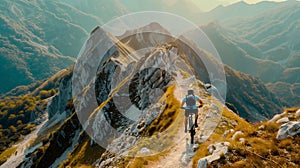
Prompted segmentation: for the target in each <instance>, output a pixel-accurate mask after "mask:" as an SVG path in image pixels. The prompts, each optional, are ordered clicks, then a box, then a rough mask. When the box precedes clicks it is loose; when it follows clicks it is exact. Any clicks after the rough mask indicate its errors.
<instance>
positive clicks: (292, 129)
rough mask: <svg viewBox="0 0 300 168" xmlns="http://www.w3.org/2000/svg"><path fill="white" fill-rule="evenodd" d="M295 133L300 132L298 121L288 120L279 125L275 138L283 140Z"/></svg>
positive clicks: (299, 122)
mask: <svg viewBox="0 0 300 168" xmlns="http://www.w3.org/2000/svg"><path fill="white" fill-rule="evenodd" d="M297 134H300V121H290V122H287V123H285V124H283V125H281V126H280V128H279V130H278V133H277V136H276V138H277V139H278V140H283V139H286V138H288V137H289V136H295V135H297Z"/></svg>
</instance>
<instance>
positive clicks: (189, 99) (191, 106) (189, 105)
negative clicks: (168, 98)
mask: <svg viewBox="0 0 300 168" xmlns="http://www.w3.org/2000/svg"><path fill="white" fill-rule="evenodd" d="M197 101H198V102H199V104H200V106H199V107H202V106H203V102H202V100H201V99H200V98H199V97H198V96H196V95H194V90H193V89H189V90H188V94H187V95H186V96H185V98H183V99H182V103H181V107H183V106H184V104H186V107H185V113H184V115H185V121H184V132H185V133H186V132H187V121H188V116H189V114H190V113H193V114H195V128H197V127H198V124H197V119H198V107H197V106H196V102H197Z"/></svg>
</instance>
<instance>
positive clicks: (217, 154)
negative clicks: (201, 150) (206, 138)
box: [197, 142, 230, 168]
mask: <svg viewBox="0 0 300 168" xmlns="http://www.w3.org/2000/svg"><path fill="white" fill-rule="evenodd" d="M229 145H230V143H229V142H221V143H216V144H212V145H209V146H208V147H207V149H208V151H209V153H210V154H211V155H209V156H206V157H204V158H201V159H200V160H199V161H198V166H197V167H198V168H206V167H207V165H208V164H210V163H212V162H213V161H216V160H219V159H220V158H221V155H226V154H227V152H228V146H229Z"/></svg>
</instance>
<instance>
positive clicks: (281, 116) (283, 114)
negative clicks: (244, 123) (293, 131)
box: [269, 112, 286, 122]
mask: <svg viewBox="0 0 300 168" xmlns="http://www.w3.org/2000/svg"><path fill="white" fill-rule="evenodd" d="M285 115H286V113H285V112H284V113H281V114H276V115H275V116H274V117H273V118H272V119H271V120H270V121H269V122H276V121H277V120H279V119H281V118H283V117H284V116H285Z"/></svg>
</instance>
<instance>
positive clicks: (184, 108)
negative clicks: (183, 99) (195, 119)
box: [180, 105, 203, 109]
mask: <svg viewBox="0 0 300 168" xmlns="http://www.w3.org/2000/svg"><path fill="white" fill-rule="evenodd" d="M201 107H203V105H199V106H197V108H201ZM180 108H181V109H186V106H185V107H180Z"/></svg>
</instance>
